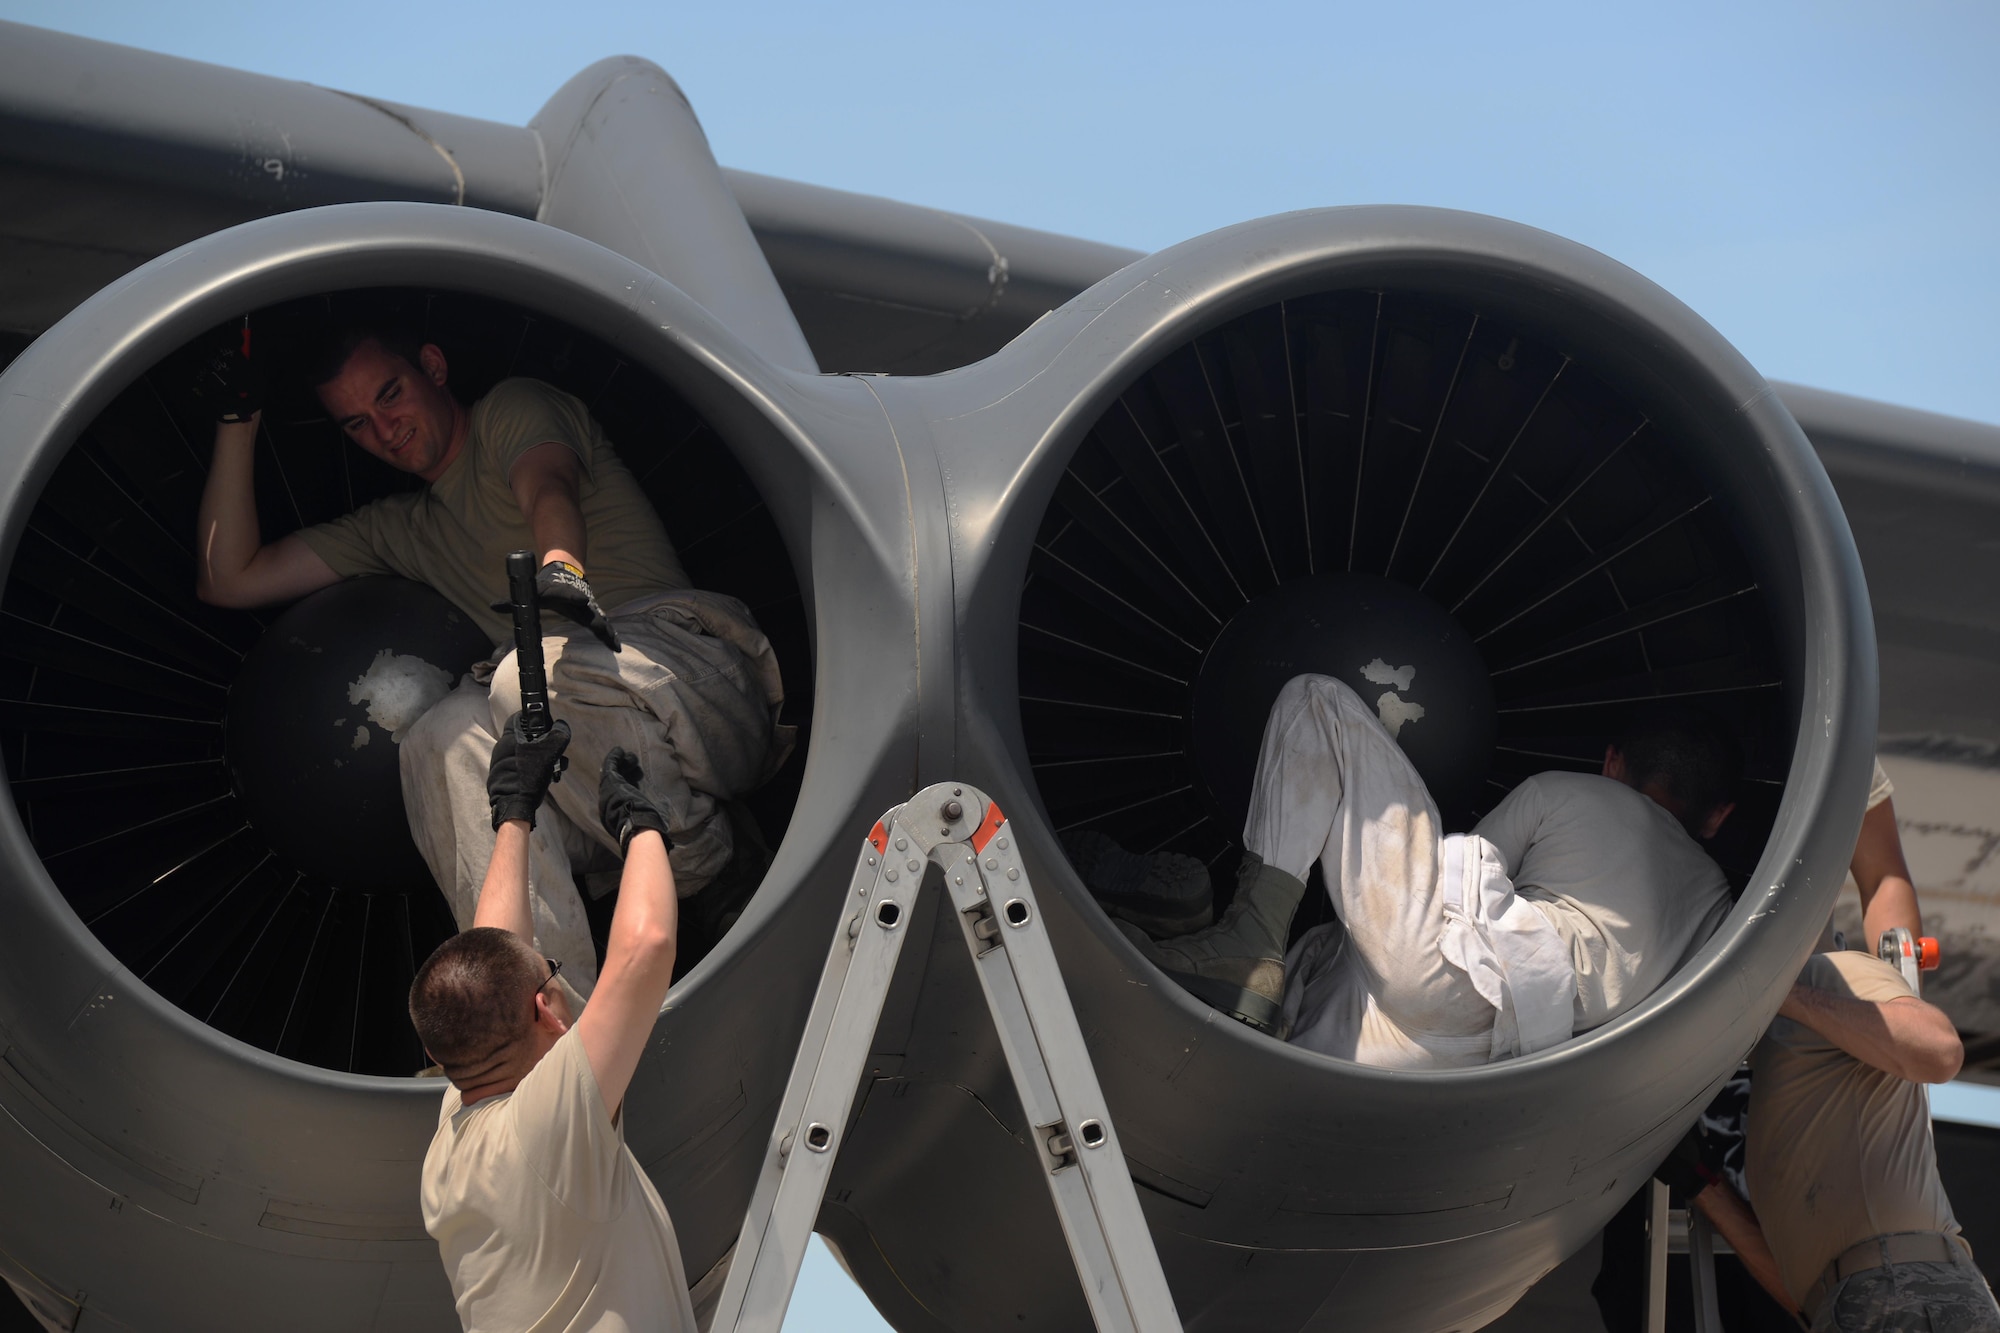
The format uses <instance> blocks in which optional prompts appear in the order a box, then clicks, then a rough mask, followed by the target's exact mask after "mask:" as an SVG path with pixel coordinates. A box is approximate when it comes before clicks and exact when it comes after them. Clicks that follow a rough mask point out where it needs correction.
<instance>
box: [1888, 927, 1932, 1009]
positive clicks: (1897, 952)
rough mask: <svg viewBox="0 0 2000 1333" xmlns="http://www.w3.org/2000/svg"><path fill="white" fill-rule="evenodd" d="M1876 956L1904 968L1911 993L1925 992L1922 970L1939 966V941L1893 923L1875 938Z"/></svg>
mask: <svg viewBox="0 0 2000 1333" xmlns="http://www.w3.org/2000/svg"><path fill="white" fill-rule="evenodd" d="M1875 956H1876V957H1878V958H1880V959H1881V960H1882V961H1883V962H1885V963H1891V964H1893V965H1895V966H1896V967H1898V968H1900V969H1902V973H1903V980H1904V981H1907V982H1908V983H1909V984H1910V993H1911V994H1912V995H1922V994H1923V973H1925V972H1935V971H1936V970H1937V965H1938V959H1939V957H1940V955H1939V951H1938V942H1937V941H1936V940H1935V939H1933V938H1931V937H1930V936H1929V935H1923V936H1919V935H1918V934H1917V933H1916V932H1915V931H1913V930H1911V929H1910V928H1909V927H1908V926H1891V927H1890V928H1889V929H1887V930H1885V931H1883V932H1882V934H1881V936H1880V938H1878V939H1877V940H1876V941H1875Z"/></svg>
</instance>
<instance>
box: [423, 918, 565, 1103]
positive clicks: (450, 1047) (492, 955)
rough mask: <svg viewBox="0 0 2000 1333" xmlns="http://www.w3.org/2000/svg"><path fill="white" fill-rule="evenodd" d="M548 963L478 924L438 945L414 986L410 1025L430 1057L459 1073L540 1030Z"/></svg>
mask: <svg viewBox="0 0 2000 1333" xmlns="http://www.w3.org/2000/svg"><path fill="white" fill-rule="evenodd" d="M546 971H547V965H546V964H545V963H544V962H543V961H542V959H541V958H540V957H539V956H538V955H537V954H536V953H535V951H534V950H533V949H531V948H529V947H528V945H527V944H526V942H524V941H523V940H522V939H521V937H520V936H518V935H516V934H514V933H513V932H512V931H506V930H498V929H495V928H494V927H492V926H474V927H473V928H472V929H471V930H466V931H461V932H459V933H458V934H456V935H454V936H452V937H451V938H450V939H448V940H446V941H445V942H444V943H443V944H440V945H438V947H437V948H436V950H434V951H433V952H432V953H431V956H430V957H429V958H427V959H425V960H424V965H423V966H422V967H420V968H418V969H417V978H416V980H415V981H413V982H411V983H410V1021H411V1022H412V1023H414V1024H415V1025H416V1029H417V1036H418V1037H419V1038H421V1039H422V1041H423V1043H424V1049H425V1050H427V1051H429V1052H430V1054H431V1058H432V1059H433V1060H436V1061H437V1062H438V1063H439V1064H440V1065H442V1066H444V1072H445V1074H446V1075H447V1076H448V1077H449V1076H455V1075H456V1074H457V1073H458V1072H459V1071H463V1070H469V1069H472V1068H474V1067H476V1066H477V1065H479V1064H481V1063H484V1062H485V1061H486V1060H487V1059H488V1058H489V1057H491V1056H493V1055H496V1054H498V1053H499V1052H500V1051H502V1050H504V1049H505V1048H506V1047H508V1046H510V1045H512V1044H513V1043H514V1042H516V1041H519V1040H520V1039H521V1038H522V1037H523V1036H525V1035H526V1034H527V1031H528V1029H529V1028H530V1027H532V1026H533V1025H534V995H535V992H536V991H537V990H539V989H540V988H541V987H542V986H543V985H545V984H547V982H548V977H547V976H546V975H545V973H546Z"/></svg>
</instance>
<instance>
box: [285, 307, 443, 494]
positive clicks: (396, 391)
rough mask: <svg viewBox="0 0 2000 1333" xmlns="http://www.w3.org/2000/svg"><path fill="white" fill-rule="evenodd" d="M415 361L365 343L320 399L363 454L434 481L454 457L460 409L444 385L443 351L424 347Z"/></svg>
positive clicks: (325, 387)
mask: <svg viewBox="0 0 2000 1333" xmlns="http://www.w3.org/2000/svg"><path fill="white" fill-rule="evenodd" d="M418 360H419V362H420V363H421V364H418V365H414V366H413V365H411V364H410V363H409V362H408V361H405V360H404V359H403V358H402V357H400V356H398V355H396V354H395V353H394V352H392V351H390V350H389V349H388V348H386V347H384V346H382V344H381V343H379V342H376V341H375V340H373V339H370V340H369V341H367V342H364V343H362V344H361V345H360V346H359V347H357V348H355V349H354V351H353V353H352V354H351V355H349V356H348V358H347V363H346V364H345V365H343V366H342V367H341V368H340V373H339V374H337V375H335V376H334V377H333V378H332V379H330V380H328V381H327V382H326V383H324V384H322V385H320V386H319V401H320V403H321V405H322V406H324V407H325V408H326V411H327V415H328V416H330V417H332V418H333V419H334V421H335V422H337V423H338V424H339V426H340V428H341V429H342V430H344V431H346V432H347V436H348V438H349V439H351V440H353V441H354V442H355V443H356V444H358V445H360V446H361V447H362V448H363V449H365V450H366V451H367V452H369V453H371V454H373V455H375V457H377V458H379V459H381V460H382V461H383V462H385V463H387V464H388V465H389V466H391V467H394V468H400V469H402V470H403V471H404V472H414V473H416V474H417V475H418V476H419V477H422V478H423V479H424V480H425V481H436V480H437V479H438V477H439V475H441V474H442V473H443V472H444V470H445V469H446V468H447V467H449V466H450V465H451V462H452V460H453V459H454V458H455V457H457V449H456V445H457V443H458V439H457V437H458V435H459V433H460V430H461V426H462V422H463V417H464V409H463V408H461V407H460V406H459V404H458V400H457V399H455V398H453V397H452V396H451V391H450V390H448V389H446V388H445V386H444V384H445V362H444V353H443V352H442V351H440V350H439V349H438V348H437V347H436V345H434V344H431V343H426V344H425V345H424V348H423V350H422V351H421V352H419V353H418Z"/></svg>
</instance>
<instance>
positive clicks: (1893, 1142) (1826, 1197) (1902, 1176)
mask: <svg viewBox="0 0 2000 1333" xmlns="http://www.w3.org/2000/svg"><path fill="white" fill-rule="evenodd" d="M1799 983H1800V984H1801V985H1804V986H1810V987H1812V988H1813V989H1815V990H1820V991H1827V992H1830V993H1832V994H1834V995H1840V996H1844V997H1849V998H1853V999H1857V1000H1865V1001H1869V1002H1871V1003H1879V1002H1882V1001H1887V1000H1894V999H1898V998H1904V997H1908V996H1909V995H1910V994H1911V992H1910V988H1909V986H1908V984H1907V983H1905V982H1904V980H1903V977H1902V974H1901V973H1900V972H1898V971H1897V970H1896V968H1895V967H1893V966H1892V965H1890V964H1888V963H1885V962H1883V961H1882V960H1881V959H1879V958H1871V957H1869V956H1868V955H1867V954H1864V953H1857V952H1852V951H1841V952H1836V953H1823V954H1815V955H1813V957H1812V958H1810V959H1808V960H1807V962H1806V966H1805V970H1804V972H1802V973H1801V974H1800V976H1799ZM1750 1088H1751V1092H1750V1118H1749V1125H1748V1129H1747V1133H1746V1157H1745V1162H1744V1179H1745V1180H1746V1181H1747V1182H1748V1183H1749V1186H1750V1192H1751V1202H1752V1203H1754V1204H1755V1205H1756V1209H1757V1216H1758V1220H1759V1221H1760V1222H1762V1223H1763V1227H1764V1234H1765V1236H1766V1237H1767V1238H1768V1239H1769V1241H1770V1244H1771V1251H1772V1253H1773V1254H1774V1255H1775V1256H1776V1258H1777V1261H1778V1268H1779V1271H1780V1272H1781V1273H1782V1274H1783V1275H1784V1280H1785V1286H1786V1287H1787V1288H1788V1289H1789V1290H1790V1291H1791V1293H1792V1295H1793V1298H1794V1299H1795V1300H1801V1301H1802V1300H1803V1299H1804V1298H1805V1296H1806V1295H1807V1293H1808V1290H1809V1288H1811V1286H1812V1284H1813V1283H1814V1281H1815V1280H1817V1279H1818V1277H1819V1276H1820V1274H1821V1273H1822V1272H1824V1271H1825V1269H1826V1266H1827V1265H1828V1264H1830V1263H1832V1262H1833V1260H1834V1258H1835V1257H1836V1256H1838V1255H1839V1254H1840V1253H1841V1252H1842V1251H1843V1250H1846V1249H1847V1248H1848V1247H1849V1246H1851V1245H1854V1244H1856V1243H1858V1242H1860V1241H1864V1240H1867V1239H1868V1238H1869V1237H1871V1236H1878V1235H1883V1234H1889V1233H1899V1232H1930V1233H1938V1234H1942V1235H1947V1236H1956V1235H1958V1231H1959V1227H1958V1221H1957V1219H1956V1218H1954V1217H1953V1216H1952V1212H1951V1201H1950V1200H1949V1199H1947V1198H1946V1197H1945V1193H1944V1185H1943V1182H1941V1181H1940V1180H1939V1179H1938V1173H1937V1154H1936V1151H1935V1149H1934V1147H1933V1146H1932V1142H1931V1112H1930V1101H1929V1099H1928V1098H1927V1097H1926V1096H1925V1093H1924V1088H1923V1085H1922V1084H1920V1083H1913V1082H1910V1081H1909V1080H1907V1079H1902V1078H1898V1077H1896V1075H1894V1074H1892V1073H1889V1072H1888V1071H1887V1070H1884V1069H1878V1068H1877V1067H1875V1066H1874V1065H1871V1064H1866V1063H1864V1062H1863V1061H1860V1060H1857V1059H1855V1058H1854V1057H1853V1056H1851V1055H1849V1054H1848V1053H1847V1052H1846V1051H1843V1050H1842V1049H1841V1048H1840V1047H1839V1046H1838V1045H1836V1044H1835V1043H1834V1042H1833V1041H1832V1040H1831V1039H1829V1038H1827V1037H1825V1036H1822V1035H1821V1034H1819V1033H1818V1032H1815V1031H1814V1030H1813V1029H1812V1028H1810V1027H1808V1026H1806V1025H1805V1024H1804V1023H1800V1022H1796V1021H1794V1020H1792V1019H1790V1018H1785V1017H1780V1018H1778V1019H1776V1020H1774V1021H1773V1022H1772V1024H1771V1028H1770V1031H1769V1032H1767V1033H1766V1034H1765V1036H1764V1040H1763V1041H1762V1042H1760V1043H1759V1044H1758V1046H1757V1049H1756V1051H1755V1053H1754V1054H1753V1055H1752V1056H1751V1061H1750Z"/></svg>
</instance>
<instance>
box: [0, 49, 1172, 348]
mask: <svg viewBox="0 0 2000 1333" xmlns="http://www.w3.org/2000/svg"><path fill="white" fill-rule="evenodd" d="M546 156H547V155H545V154H544V153H543V151H542V146H541V143H540V141H539V136H538V134H537V131H535V130H534V129H531V128H528V127H524V126H519V125H501V124H498V123H496V122H493V121H487V120H477V119H474V118H472V117H469V116H455V115H452V114H450V113H448V112H440V111H427V110H424V109H421V108H418V107H410V106H403V105H400V104H397V103H393V102H383V101H377V100H374V99H372V98H365V97H360V96H357V95H355V94H352V93H344V92H339V91H337V90H334V89H331V88H320V87H316V86H314V85H312V84H309V83H300V82H296V81H294V80H290V79H277V78H271V77H269V76H268V75H262V74H251V73H246V72H244V71H242V70H234V69H226V68H224V67H222V66H219V65H209V64H203V63H201V62H199V61H193V60H183V59H180V58H177V57H174V56H164V55H158V54H155V53H153V52H149V51H140V50H136V49H134V48H131V47H126V46H118V45H114V44H112V43H109V42H98V41H92V40H89V39H86V38H81V37H71V36H68V35H65V34H62V33H54V32H49V31H46V30H44V29H40V28H32V27H28V26H25V25H22V24H17V23H0V193H4V194H5V196H6V197H7V198H9V199H12V200H15V201H17V203H16V206H15V207H14V208H13V209H11V210H10V216H9V217H8V218H7V219H6V221H5V223H4V226H3V227H0V329H4V330H7V331H9V332H12V333H13V334H15V335H17V336H19V335H33V334H36V333H39V332H40V331H41V330H43V329H45V328H47V327H48V326H49V325H51V324H53V323H54V322H55V321H56V320H57V319H60V318H61V317H62V316H63V315H64V314H65V313H67V312H68V311H69V310H70V309H71V308H72V307H73V306H75V305H76V304H77V302H79V301H81V300H82V299H84V298H85V297H86V296H89V295H90V294H91V293H92V292H94V291H97V290H98V289H99V288H101V287H103V286H104V284H105V283H107V282H109V281H111V280H112V279H113V278H115V277H117V276H119V275H120V274H122V273H125V272H127V271H129V270H131V269H133V268H136V267H137V266H138V265H140V264H142V263H144V262H145V261H146V260H148V259H151V258H152V257H153V256H155V255H158V254H163V253H165V252H166V251H168V250H171V249H173V248H174V247H175V246H178V245H181V244H184V243H185V242H188V241H191V240H194V239H195V238H196V237H199V236H205V235H207V234H208V233H210V232H213V231H219V230H221V229H222V228H224V227H228V226H233V225H235V224H237V223H239V222H247V221H249V220H250V219H252V218H258V217H264V216H267V215H269V214H272V213H282V212H286V211H289V210H292V209H299V208H311V207H314V206H316V205H320V204H335V203H348V202H353V201H357V200H373V199H408V200H417V201H422V202H428V203H438V204H461V205H465V206H467V207H471V208H484V209H490V210H492V211H494V212H499V213H512V214H515V215H517V216H520V217H534V216H535V215H536V213H537V211H538V210H539V209H540V208H541V206H542V202H543V199H544V195H545V186H546V182H545V181H544V179H543V171H544V162H545V160H546ZM725 175H726V176H727V178H728V181H729V185H730V188H731V189H732V190H733V191H734V193H735V195H736V198H737V201H738V203H740V204H741V205H742V208H743V211H744V214H745V215H746V216H747V217H748V219H749V222H750V226H751V229H752V231H753V232H754V233H755V234H756V236H757V239H758V241H759V242H760V243H761V245H762V246H763V249H764V253H765V255H766V257H767V258H768V259H769V260H770V263H771V267H772V268H773V270H775V272H776V274H777V277H778V282H779V285H780V286H781V287H782V288H783V290H784V293H785V295H786V296H787V297H788V298H789V299H790V300H791V303H792V306H793V308H794V310H795V311H796V312H797V314H798V317H799V322H800V324H801V325H802V326H803V328H804V330H805V333H806V337H807V340H808V341H809V342H810V343H811V345H812V348H813V351H814V352H815V354H816V355H817V356H818V358H819V360H820V364H821V366H822V367H823V368H825V369H828V370H856V371H893V372H897V373H902V374H923V373H928V372H932V371H937V370H943V369H947V368H949V367H951V366H957V365H963V364H965V363H967V362H970V361H975V360H978V359H979V358H981V357H984V356H986V355H988V354H989V353H991V352H993V351H995V350H997V349H998V348H1000V347H1001V346H1002V345H1003V344H1005V343H1006V342H1007V341H1008V340H1009V339H1011V338H1012V337H1013V336H1014V335H1015V334H1016V333H1019V332H1020V331H1021V330H1022V329H1023V328H1026V327H1027V326H1028V325H1029V324H1031V323H1033V322H1034V321H1035V320H1036V319H1038V318H1039V317H1040V316H1041V315H1042V314H1043V313H1044V312H1046V311H1048V310H1050V309H1052V308H1054V307H1055V306H1058V305H1060V304H1061V303H1062V302H1064V301H1066V300H1068V299H1069V298H1070V297H1071V296H1073V295H1075V294H1076V293H1077V292H1079V291H1081V290H1083V289H1084V288H1085V287H1088V286H1090V285H1091V284H1092V283H1093V282H1096V281H1097V280H1098V279H1099V278H1102V277H1103V276H1105V275H1106V274H1107V273H1110V272H1112V271H1114V270H1116V269H1119V268H1122V267H1123V266H1124V265H1126V264H1127V263H1130V262H1131V261H1132V260H1134V259H1136V258H1138V257H1139V254H1138V252H1137V251H1134V250H1126V249H1121V248H1119V247H1117V246H1110V245H1100V244H1098V243H1096V242H1092V241H1084V240H1078V239H1076V238H1074V237H1068V236H1057V235H1054V234H1051V233H1049V232H1043V231H1036V230H1034V229H1032V228H1028V227H1017V226H1014V225H1012V224H1010V223H1005V222H992V221H988V220H986V219H983V218H972V217H966V216H963V215H961V214H957V213H949V212H945V211H944V210H941V209H935V208H925V207H922V206H919V205H915V204H904V203H898V202H895V201H893V200H888V199H878V198H873V197H870V196H867V195H860V194H853V193H850V192H848V191H844V190H832V189H827V188H826V187H824V186H818V185H807V184H804V183H802V182H799V181H788V180H780V179H777V178H776V177H771V176H761V175H757V174H756V173H754V172H747V171H727V172H725Z"/></svg>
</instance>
